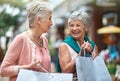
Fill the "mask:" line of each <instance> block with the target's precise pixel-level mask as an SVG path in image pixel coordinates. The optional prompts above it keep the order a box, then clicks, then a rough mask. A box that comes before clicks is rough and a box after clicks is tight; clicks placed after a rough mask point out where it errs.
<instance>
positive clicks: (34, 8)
mask: <svg viewBox="0 0 120 81" xmlns="http://www.w3.org/2000/svg"><path fill="white" fill-rule="evenodd" d="M27 16H28V22H29V29H28V30H27V31H24V32H23V33H21V34H18V35H17V36H16V37H15V39H14V40H13V41H12V43H11V44H10V46H9V48H8V50H7V52H6V54H5V57H4V59H3V62H2V64H1V67H0V75H1V76H3V77H9V81H16V78H17V75H18V73H19V70H20V69H28V70H34V71H41V72H45V71H44V70H43V69H42V68H40V67H39V66H38V65H39V64H40V65H41V66H43V68H44V69H46V70H47V71H49V72H50V68H51V66H50V62H51V58H50V54H49V49H48V40H47V39H46V37H45V36H44V35H43V33H46V32H48V31H49V29H50V26H51V25H52V20H51V19H52V11H51V9H50V6H49V4H48V3H47V2H40V1H32V2H31V3H30V4H29V5H28V7H27ZM28 77H29V76H28Z"/></svg>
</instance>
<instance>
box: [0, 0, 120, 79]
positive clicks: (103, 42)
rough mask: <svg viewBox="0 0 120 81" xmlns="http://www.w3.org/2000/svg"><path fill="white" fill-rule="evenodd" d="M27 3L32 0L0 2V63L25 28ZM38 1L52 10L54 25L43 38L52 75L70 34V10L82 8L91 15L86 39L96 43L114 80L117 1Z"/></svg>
mask: <svg viewBox="0 0 120 81" xmlns="http://www.w3.org/2000/svg"><path fill="white" fill-rule="evenodd" d="M30 1H32V0H0V63H1V62H2V60H3V58H4V55H5V53H6V50H7V48H8V46H9V44H10V43H11V41H12V40H13V38H14V37H15V36H16V35H17V34H19V33H21V32H23V31H25V30H26V29H27V28H28V23H27V20H26V19H27V16H26V6H27V4H28V3H29V2H30ZM41 1H48V2H49V3H50V4H51V7H52V9H53V22H54V23H53V26H52V27H51V29H50V32H49V33H48V34H47V35H46V36H47V38H48V40H49V48H50V53H51V58H52V62H51V64H52V66H53V67H52V68H53V72H57V67H56V65H57V58H58V57H57V56H58V47H59V44H60V43H61V42H62V41H63V40H64V38H65V37H66V36H67V35H69V30H68V27H67V19H68V17H69V15H70V14H71V13H72V12H73V11H75V10H78V9H81V10H83V11H85V12H87V13H88V14H89V16H90V23H89V26H88V36H89V37H90V39H91V40H93V41H94V42H95V43H96V44H97V46H98V49H99V55H100V56H101V57H102V58H103V59H104V60H105V63H106V65H107V68H108V70H109V72H110V74H111V76H112V78H113V79H114V75H115V74H116V71H117V70H119V69H120V68H119V64H120V60H119V59H120V0H41ZM117 66H118V67H117ZM4 80H5V79H1V80H0V81H4ZM6 81H7V80H6Z"/></svg>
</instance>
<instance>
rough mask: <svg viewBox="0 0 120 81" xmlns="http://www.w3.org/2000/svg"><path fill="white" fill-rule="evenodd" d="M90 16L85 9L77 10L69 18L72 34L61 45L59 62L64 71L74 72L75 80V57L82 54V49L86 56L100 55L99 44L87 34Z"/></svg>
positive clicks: (74, 80) (75, 77)
mask: <svg viewBox="0 0 120 81" xmlns="http://www.w3.org/2000/svg"><path fill="white" fill-rule="evenodd" d="M88 23H89V16H88V14H87V13H86V12H84V11H80V10H78V11H75V12H73V13H72V14H71V15H70V17H69V18H68V26H69V29H70V35H69V36H67V37H66V39H65V40H64V42H63V43H61V45H60V47H59V62H60V67H61V71H62V72H63V73H73V74H74V78H73V81H78V80H77V75H76V66H75V58H76V57H77V56H79V55H82V53H81V50H82V49H84V51H85V52H86V54H85V56H87V57H90V56H91V57H92V58H95V57H96V56H97V55H98V50H97V46H96V45H95V43H94V42H93V41H91V40H90V39H89V38H88V36H87V35H86V30H87V26H88Z"/></svg>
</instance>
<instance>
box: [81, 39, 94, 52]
mask: <svg viewBox="0 0 120 81" xmlns="http://www.w3.org/2000/svg"><path fill="white" fill-rule="evenodd" d="M81 48H84V49H85V52H86V53H90V52H91V51H92V46H91V44H90V43H89V42H88V41H87V42H85V41H84V43H83V45H82V46H81Z"/></svg>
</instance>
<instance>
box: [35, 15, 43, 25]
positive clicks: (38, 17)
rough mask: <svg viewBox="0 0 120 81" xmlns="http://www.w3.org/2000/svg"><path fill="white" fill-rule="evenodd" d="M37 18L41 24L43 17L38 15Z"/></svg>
mask: <svg viewBox="0 0 120 81" xmlns="http://www.w3.org/2000/svg"><path fill="white" fill-rule="evenodd" d="M36 20H37V23H39V24H40V23H41V21H42V19H41V17H40V16H37V19H36Z"/></svg>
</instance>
